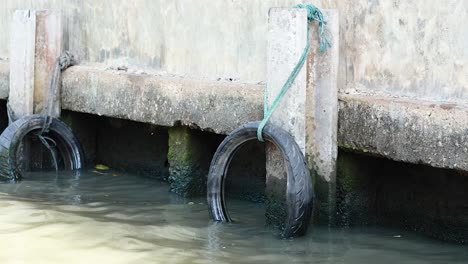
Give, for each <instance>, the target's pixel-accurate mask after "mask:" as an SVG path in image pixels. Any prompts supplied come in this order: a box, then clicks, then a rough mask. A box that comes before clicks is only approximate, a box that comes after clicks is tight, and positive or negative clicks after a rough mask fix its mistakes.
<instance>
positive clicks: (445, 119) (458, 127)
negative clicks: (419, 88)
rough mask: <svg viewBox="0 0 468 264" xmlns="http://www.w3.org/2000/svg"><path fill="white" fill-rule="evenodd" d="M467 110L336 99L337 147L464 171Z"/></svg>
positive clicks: (366, 98) (422, 103)
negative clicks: (338, 144) (337, 118)
mask: <svg viewBox="0 0 468 264" xmlns="http://www.w3.org/2000/svg"><path fill="white" fill-rule="evenodd" d="M467 116H468V108H467V107H464V106H460V105H456V104H447V103H433V102H427V101H415V100H403V99H392V100H389V99H388V98H378V97H370V96H351V95H348V96H341V98H340V111H339V120H340V122H339V133H338V140H339V143H340V145H341V146H342V147H345V148H348V149H353V150H357V151H360V152H368V153H373V154H377V155H380V156H384V157H387V158H390V159H394V160H398V161H405V162H411V163H416V164H417V163H424V164H428V165H431V166H434V167H440V168H450V169H459V170H466V171H468V119H467Z"/></svg>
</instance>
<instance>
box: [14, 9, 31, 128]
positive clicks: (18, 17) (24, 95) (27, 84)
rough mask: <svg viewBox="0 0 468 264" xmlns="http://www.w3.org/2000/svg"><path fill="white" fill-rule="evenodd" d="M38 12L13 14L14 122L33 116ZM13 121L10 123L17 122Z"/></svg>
mask: <svg viewBox="0 0 468 264" xmlns="http://www.w3.org/2000/svg"><path fill="white" fill-rule="evenodd" d="M35 40H36V12H35V11H34V10H17V11H15V13H14V14H13V21H12V23H11V39H10V91H9V96H8V100H9V105H10V114H12V115H13V116H10V118H12V119H13V120H16V119H18V118H21V117H24V116H27V115H31V114H33V111H34V109H33V101H34V54H35ZM13 120H10V122H11V121H13Z"/></svg>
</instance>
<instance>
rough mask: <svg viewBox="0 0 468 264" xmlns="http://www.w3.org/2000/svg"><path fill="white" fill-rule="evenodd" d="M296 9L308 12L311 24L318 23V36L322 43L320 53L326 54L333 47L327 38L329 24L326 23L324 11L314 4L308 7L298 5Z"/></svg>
mask: <svg viewBox="0 0 468 264" xmlns="http://www.w3.org/2000/svg"><path fill="white" fill-rule="evenodd" d="M294 8H302V9H305V10H306V11H307V20H308V21H309V23H312V22H314V21H317V22H318V24H319V30H318V36H319V41H320V51H321V52H325V51H326V50H327V48H330V47H331V42H330V41H329V40H328V38H327V37H326V36H325V26H326V24H327V22H325V19H324V17H323V13H322V11H320V9H319V8H318V7H316V6H314V5H312V4H308V5H303V4H299V5H296V6H295V7H294Z"/></svg>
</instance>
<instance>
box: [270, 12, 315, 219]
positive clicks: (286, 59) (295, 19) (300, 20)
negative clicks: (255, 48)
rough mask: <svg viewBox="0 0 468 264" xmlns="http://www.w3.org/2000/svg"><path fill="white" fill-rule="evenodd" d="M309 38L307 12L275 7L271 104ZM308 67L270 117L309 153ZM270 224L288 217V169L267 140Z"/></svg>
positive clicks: (271, 34)
mask: <svg viewBox="0 0 468 264" xmlns="http://www.w3.org/2000/svg"><path fill="white" fill-rule="evenodd" d="M306 40H307V12H306V11H305V10H304V9H297V8H272V9H270V12H269V19H268V45H267V56H268V57H267V59H268V62H267V84H268V93H269V95H268V96H269V98H268V99H269V100H268V104H269V105H271V104H272V103H273V101H274V100H275V97H276V96H277V94H278V93H279V92H280V90H281V88H282V86H283V84H284V83H285V82H286V80H287V79H288V77H289V75H290V73H291V71H292V70H293V68H294V66H295V65H296V64H297V62H298V61H299V58H300V57H301V54H302V52H303V51H304V48H305V46H306ZM306 86H307V82H306V67H303V68H302V70H301V71H300V72H299V74H298V76H297V78H296V80H295V81H294V83H293V85H292V86H291V88H290V89H289V91H288V92H287V94H286V95H285V97H284V98H283V100H282V101H281V104H280V105H279V107H278V109H277V110H276V111H275V112H274V114H273V115H272V117H271V118H270V123H271V124H273V125H276V126H279V127H282V128H283V129H285V130H286V131H288V132H289V133H290V134H291V135H292V136H293V137H294V138H295V140H296V142H297V144H298V145H299V147H300V148H301V150H302V152H303V153H305V144H306V132H305V131H306V122H305V120H306V118H305V117H306ZM266 196H267V208H266V219H267V224H269V225H273V226H281V224H282V223H284V219H285V217H286V206H285V201H286V200H285V199H286V172H285V166H284V163H283V158H282V156H281V153H280V152H279V150H278V149H277V148H276V147H275V146H274V145H272V144H270V143H267V144H266Z"/></svg>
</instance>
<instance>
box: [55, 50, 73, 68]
mask: <svg viewBox="0 0 468 264" xmlns="http://www.w3.org/2000/svg"><path fill="white" fill-rule="evenodd" d="M57 60H58V64H59V66H60V70H62V71H63V70H65V69H66V68H68V67H70V66H72V65H74V64H75V63H76V58H75V55H73V54H72V53H71V52H70V51H65V52H64V53H62V54H61V55H60V57H58V59H57Z"/></svg>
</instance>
